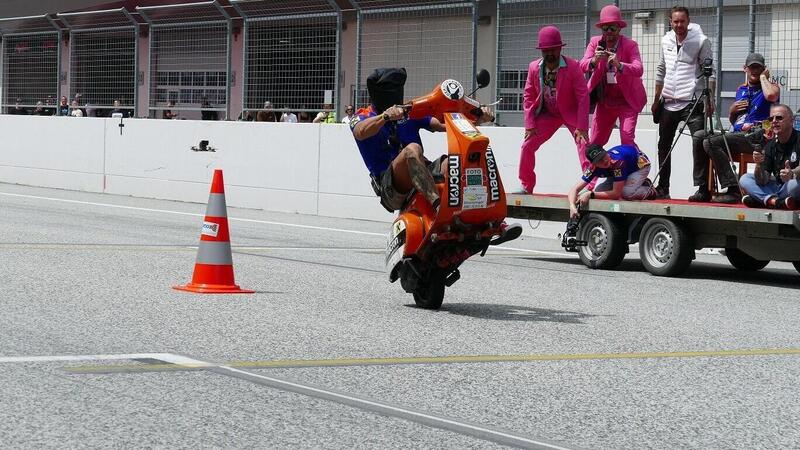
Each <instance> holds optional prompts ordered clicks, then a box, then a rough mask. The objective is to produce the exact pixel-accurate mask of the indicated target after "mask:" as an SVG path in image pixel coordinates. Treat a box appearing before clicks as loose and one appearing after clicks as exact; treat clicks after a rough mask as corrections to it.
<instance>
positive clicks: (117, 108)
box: [108, 100, 125, 119]
mask: <svg viewBox="0 0 800 450" xmlns="http://www.w3.org/2000/svg"><path fill="white" fill-rule="evenodd" d="M108 117H112V118H114V119H121V118H123V117H125V110H123V109H122V104H121V103H120V101H119V100H114V109H112V110H111V113H109V115H108Z"/></svg>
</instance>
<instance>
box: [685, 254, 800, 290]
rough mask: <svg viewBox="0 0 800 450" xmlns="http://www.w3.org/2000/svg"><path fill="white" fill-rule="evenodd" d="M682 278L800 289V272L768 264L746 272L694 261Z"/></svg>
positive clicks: (727, 266) (721, 265)
mask: <svg viewBox="0 0 800 450" xmlns="http://www.w3.org/2000/svg"><path fill="white" fill-rule="evenodd" d="M681 278H686V279H690V280H715V281H730V282H733V283H747V284H755V285H759V286H765V287H777V288H788V289H800V274H798V273H797V271H795V270H794V269H771V268H770V266H767V267H765V268H763V269H761V270H758V271H755V272H745V271H742V270H738V269H735V268H734V267H733V266H729V265H723V264H712V263H703V262H697V261H694V262H692V265H691V266H689V270H687V271H686V273H684V274H683V275H682V276H681Z"/></svg>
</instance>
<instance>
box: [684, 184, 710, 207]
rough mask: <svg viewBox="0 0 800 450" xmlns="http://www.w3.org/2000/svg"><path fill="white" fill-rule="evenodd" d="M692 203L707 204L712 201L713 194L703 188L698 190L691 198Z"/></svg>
mask: <svg viewBox="0 0 800 450" xmlns="http://www.w3.org/2000/svg"><path fill="white" fill-rule="evenodd" d="M689 201H690V202H698V203H706V202H710V201H711V193H710V192H708V189H703V188H702V187H701V188H700V189H698V190H697V192H695V193H694V194H692V195H690V196H689Z"/></svg>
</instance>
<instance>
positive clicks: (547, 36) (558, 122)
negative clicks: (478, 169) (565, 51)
mask: <svg viewBox="0 0 800 450" xmlns="http://www.w3.org/2000/svg"><path fill="white" fill-rule="evenodd" d="M564 45H565V44H564V43H563V42H562V41H561V32H560V31H559V30H558V28H556V27H554V26H552V25H548V26H545V27H542V29H541V30H539V42H538V45H537V46H536V48H538V49H539V50H541V51H542V57H541V58H539V59H537V60H535V61H533V62H531V64H530V66H528V80H527V82H526V83H525V91H524V94H523V102H522V105H523V111H524V116H525V137H524V140H523V142H522V151H521V154H520V159H519V180H520V182H521V183H522V189H523V190H524V191H525V192H528V193H531V192H533V188H534V187H535V186H536V172H534V169H535V167H536V151H537V150H539V147H541V145H542V144H544V143H545V142H547V140H548V139H550V138H551V137H552V136H553V134H555V132H556V131H557V130H558V129H559V128H560V127H561V126H562V125H566V127H567V129H569V131H570V133H572V136H573V137H574V138H575V144H576V146H577V147H578V159H579V160H580V162H581V168H582V169H585V168H587V167H588V166H589V161H588V160H587V159H586V155H585V154H584V153H585V152H584V148H585V146H586V143H587V141H588V136H587V131H588V128H589V95H588V93H587V90H586V79H585V78H584V76H583V72H581V68H580V64H579V63H578V61H576V60H574V59H571V58H568V57H566V56H563V55H561V47H564Z"/></svg>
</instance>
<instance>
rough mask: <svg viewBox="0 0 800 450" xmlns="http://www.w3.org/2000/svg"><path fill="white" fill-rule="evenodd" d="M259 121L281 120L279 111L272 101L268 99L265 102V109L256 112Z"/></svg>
mask: <svg viewBox="0 0 800 450" xmlns="http://www.w3.org/2000/svg"><path fill="white" fill-rule="evenodd" d="M256 121H257V122H280V116H278V112H277V111H275V109H273V107H272V102H271V101H269V100H267V101H266V102H264V109H263V110H261V111H259V112H258V114H256Z"/></svg>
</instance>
